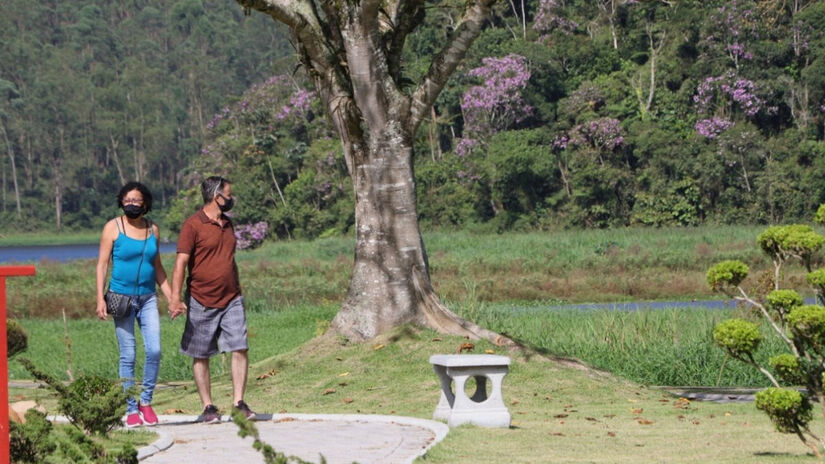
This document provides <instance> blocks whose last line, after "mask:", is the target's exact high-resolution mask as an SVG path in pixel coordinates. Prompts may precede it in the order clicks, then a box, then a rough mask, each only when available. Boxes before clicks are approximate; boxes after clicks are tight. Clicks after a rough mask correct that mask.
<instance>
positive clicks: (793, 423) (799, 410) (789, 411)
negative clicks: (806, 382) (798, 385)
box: [756, 388, 813, 433]
mask: <svg viewBox="0 0 825 464" xmlns="http://www.w3.org/2000/svg"><path fill="white" fill-rule="evenodd" d="M756 407H757V409H760V410H762V411H764V412H765V413H766V414H767V415H768V417H770V418H771V422H773V424H774V426H775V427H776V430H778V431H779V432H782V433H800V432H801V431H802V430H804V429H806V428H807V427H808V422H809V421H810V420H811V418H812V417H813V416H812V411H811V410H812V407H811V403H810V402H809V401H808V399H807V398H806V397H804V396H803V395H802V394H801V393H799V392H798V391H796V390H790V389H787V388H767V389H765V390H762V391H761V392H758V393H757V394H756Z"/></svg>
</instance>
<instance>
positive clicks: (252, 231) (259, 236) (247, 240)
mask: <svg viewBox="0 0 825 464" xmlns="http://www.w3.org/2000/svg"><path fill="white" fill-rule="evenodd" d="M268 231H269V224H267V223H266V221H261V222H257V223H255V224H240V225H236V226H235V248H236V249H238V250H247V249H250V248H255V247H257V246H259V245H260V244H261V243H263V241H264V238H266V235H267V232H268Z"/></svg>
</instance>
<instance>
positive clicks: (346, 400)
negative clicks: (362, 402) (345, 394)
mask: <svg viewBox="0 0 825 464" xmlns="http://www.w3.org/2000/svg"><path fill="white" fill-rule="evenodd" d="M343 401H344V403H347V404H350V403H352V402H353V401H355V400H354V399H352V398H344V399H343Z"/></svg>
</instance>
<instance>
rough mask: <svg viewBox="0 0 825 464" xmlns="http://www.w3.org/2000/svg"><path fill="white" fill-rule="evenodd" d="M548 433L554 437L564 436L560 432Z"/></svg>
mask: <svg viewBox="0 0 825 464" xmlns="http://www.w3.org/2000/svg"><path fill="white" fill-rule="evenodd" d="M550 435H552V436H554V437H563V436H564V434H563V433H561V432H550Z"/></svg>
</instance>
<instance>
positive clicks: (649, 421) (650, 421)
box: [636, 419, 653, 425]
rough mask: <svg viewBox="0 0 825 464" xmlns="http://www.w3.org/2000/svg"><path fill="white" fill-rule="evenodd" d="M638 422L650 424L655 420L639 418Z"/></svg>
mask: <svg viewBox="0 0 825 464" xmlns="http://www.w3.org/2000/svg"><path fill="white" fill-rule="evenodd" d="M636 422H638V423H640V424H642V425H650V424H652V423H653V421H652V420H647V419H639V420H637V421H636Z"/></svg>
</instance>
